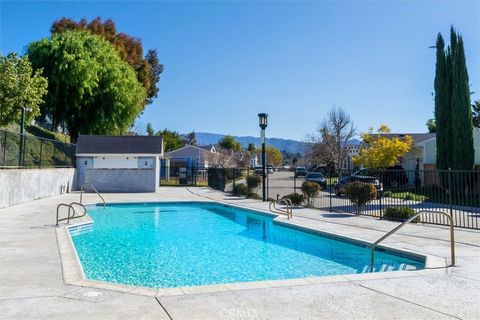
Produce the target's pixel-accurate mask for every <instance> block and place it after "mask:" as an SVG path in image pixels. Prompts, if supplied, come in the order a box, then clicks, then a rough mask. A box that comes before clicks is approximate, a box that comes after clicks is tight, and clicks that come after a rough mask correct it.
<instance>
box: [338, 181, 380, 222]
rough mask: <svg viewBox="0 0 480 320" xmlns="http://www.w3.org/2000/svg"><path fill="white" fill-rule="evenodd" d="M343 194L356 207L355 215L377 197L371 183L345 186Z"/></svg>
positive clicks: (355, 183)
mask: <svg viewBox="0 0 480 320" xmlns="http://www.w3.org/2000/svg"><path fill="white" fill-rule="evenodd" d="M345 194H346V195H347V197H348V198H349V199H350V201H351V202H352V203H353V204H355V205H356V206H357V214H360V212H361V210H362V208H363V207H364V206H365V205H366V204H367V203H369V202H370V201H372V200H373V199H375V198H376V197H377V189H376V188H375V186H374V185H373V184H371V183H365V182H359V181H355V182H352V183H349V184H347V186H346V187H345Z"/></svg>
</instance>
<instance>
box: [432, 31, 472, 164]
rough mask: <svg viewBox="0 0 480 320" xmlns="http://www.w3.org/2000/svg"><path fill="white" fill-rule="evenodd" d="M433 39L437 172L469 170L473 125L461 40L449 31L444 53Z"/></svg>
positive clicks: (443, 45) (440, 42)
mask: <svg viewBox="0 0 480 320" xmlns="http://www.w3.org/2000/svg"><path fill="white" fill-rule="evenodd" d="M444 47H445V44H444V41H443V38H442V36H441V34H439V35H438V37H437V44H436V49H437V62H436V70H435V85H434V86H435V123H436V131H437V168H438V169H448V168H451V169H462V170H468V169H472V168H473V165H474V154H475V151H474V147H473V124H472V109H471V104H470V90H469V89H470V88H469V82H468V72H467V66H466V62H465V52H464V48H463V38H462V37H461V36H460V35H459V34H457V33H456V31H455V29H454V28H453V27H452V28H451V29H450V46H449V47H448V48H447V50H446V51H445V49H444Z"/></svg>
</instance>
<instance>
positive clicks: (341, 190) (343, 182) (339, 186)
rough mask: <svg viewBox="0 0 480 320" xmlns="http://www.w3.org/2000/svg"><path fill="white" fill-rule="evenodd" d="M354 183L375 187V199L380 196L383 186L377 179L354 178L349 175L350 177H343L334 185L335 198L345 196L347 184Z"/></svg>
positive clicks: (366, 177)
mask: <svg viewBox="0 0 480 320" xmlns="http://www.w3.org/2000/svg"><path fill="white" fill-rule="evenodd" d="M355 181H359V182H364V183H371V184H373V185H374V186H375V189H377V197H378V198H379V197H380V196H381V195H382V192H383V185H382V184H381V183H380V181H379V180H378V179H377V178H375V177H368V176H356V175H351V176H347V177H343V178H342V179H340V180H339V181H338V182H337V183H336V184H335V187H334V190H335V194H336V195H337V196H343V195H345V187H346V186H347V185H348V184H349V183H352V182H355Z"/></svg>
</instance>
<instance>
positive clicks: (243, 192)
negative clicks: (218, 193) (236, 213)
mask: <svg viewBox="0 0 480 320" xmlns="http://www.w3.org/2000/svg"><path fill="white" fill-rule="evenodd" d="M232 193H233V194H234V195H236V196H247V195H248V189H247V186H246V185H244V184H243V183H238V184H235V186H234V187H233V190H232Z"/></svg>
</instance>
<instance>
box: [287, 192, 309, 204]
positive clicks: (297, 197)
mask: <svg viewBox="0 0 480 320" xmlns="http://www.w3.org/2000/svg"><path fill="white" fill-rule="evenodd" d="M282 199H290V200H291V201H292V204H294V205H296V206H299V205H301V204H302V203H303V201H304V200H305V197H304V196H303V194H300V193H296V192H295V193H290V194H287V195H286V196H283V197H282Z"/></svg>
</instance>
